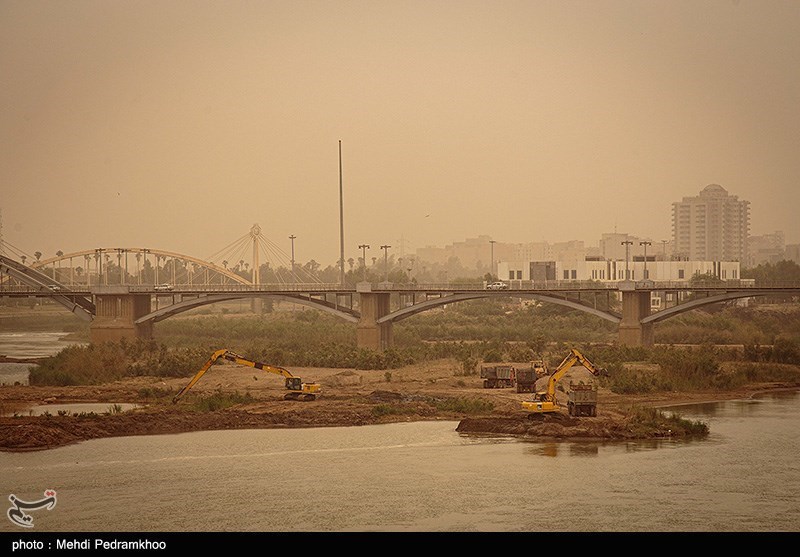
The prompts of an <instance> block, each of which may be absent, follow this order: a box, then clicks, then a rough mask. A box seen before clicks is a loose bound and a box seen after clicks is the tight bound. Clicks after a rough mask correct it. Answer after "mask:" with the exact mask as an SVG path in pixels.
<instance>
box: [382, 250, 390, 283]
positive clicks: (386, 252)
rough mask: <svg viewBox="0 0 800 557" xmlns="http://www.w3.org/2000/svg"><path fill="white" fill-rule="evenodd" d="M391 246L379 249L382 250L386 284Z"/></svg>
mask: <svg viewBox="0 0 800 557" xmlns="http://www.w3.org/2000/svg"><path fill="white" fill-rule="evenodd" d="M390 247H392V246H389V245H383V246H381V249H382V250H383V269H384V271H385V272H386V282H389V248H390Z"/></svg>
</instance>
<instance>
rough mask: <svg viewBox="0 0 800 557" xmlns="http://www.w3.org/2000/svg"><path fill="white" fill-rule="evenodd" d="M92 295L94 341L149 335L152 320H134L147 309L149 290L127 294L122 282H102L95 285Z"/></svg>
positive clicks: (146, 337) (90, 335)
mask: <svg viewBox="0 0 800 557" xmlns="http://www.w3.org/2000/svg"><path fill="white" fill-rule="evenodd" d="M94 298H95V306H96V308H97V313H96V314H95V317H94V319H93V320H92V323H91V324H90V325H89V338H90V340H91V342H92V343H93V344H99V343H102V342H118V341H120V340H122V339H123V338H124V339H125V340H135V339H137V338H143V339H149V338H152V336H153V325H152V323H150V322H147V323H136V320H137V319H139V318H140V317H142V316H144V315H147V314H148V313H150V306H151V301H150V295H149V294H130V293H129V292H128V288H127V287H125V286H105V287H99V288H97V290H96V291H95V296H94Z"/></svg>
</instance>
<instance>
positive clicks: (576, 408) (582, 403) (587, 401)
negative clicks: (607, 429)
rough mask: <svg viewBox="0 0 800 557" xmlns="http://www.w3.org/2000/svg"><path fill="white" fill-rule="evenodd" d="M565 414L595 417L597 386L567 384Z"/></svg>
mask: <svg viewBox="0 0 800 557" xmlns="http://www.w3.org/2000/svg"><path fill="white" fill-rule="evenodd" d="M567 412H568V413H569V415H570V416H597V385H595V384H594V383H584V382H583V381H581V382H580V383H573V382H572V381H570V382H569V390H568V391H567Z"/></svg>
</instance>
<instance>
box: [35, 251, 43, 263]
mask: <svg viewBox="0 0 800 557" xmlns="http://www.w3.org/2000/svg"><path fill="white" fill-rule="evenodd" d="M33 256H34V257H35V258H36V262H37V263H38V262H39V260H40V259H41V258H42V252H40V251H35V252H33Z"/></svg>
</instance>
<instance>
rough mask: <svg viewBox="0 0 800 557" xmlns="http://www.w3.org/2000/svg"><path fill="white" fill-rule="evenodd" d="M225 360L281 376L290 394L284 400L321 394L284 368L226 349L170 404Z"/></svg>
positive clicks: (216, 354) (316, 386)
mask: <svg viewBox="0 0 800 557" xmlns="http://www.w3.org/2000/svg"><path fill="white" fill-rule="evenodd" d="M220 359H222V360H226V361H229V362H233V363H236V364H241V365H243V366H250V367H254V368H256V369H261V370H263V371H266V372H269V373H277V374H278V375H283V376H284V377H285V378H286V388H287V389H289V391H290V392H288V393H286V394H285V395H284V397H283V398H284V399H285V400H299V401H312V400H316V399H317V396H318V395H319V394H320V393H321V392H322V389H321V387H320V385H319V384H317V383H303V381H302V380H301V379H300V378H299V377H295V376H294V375H293V374H292V372H290V371H289V370H288V369H286V368H282V367H280V366H273V365H269V364H264V363H261V362H256V361H253V360H249V359H247V358H245V357H244V356H240V355H239V354H236V353H234V352H231V351H230V350H227V349H224V348H223V349H222V350H217V351H216V352H214V353H213V354H212V355H211V357H210V358H209V359H208V361H207V362H206V363H205V364H203V367H201V368H200V371H198V372H197V373H196V374H195V375H194V377H192V380H191V381H189V383H188V384H187V385H186V386H185V387H184V388H182V389H181V390H180V391H178V394H176V395H175V396H174V397H172V403H173V404H174V403H176V402H178V401H179V400H180V399H181V397H183V395H185V394H186V392H187V391H188V390H189V389H191V388H192V387H193V386H194V384H195V383H197V382H198V381H199V380H200V378H201V377H202V376H203V374H205V372H207V371H208V370H209V369H210V368H211V366H213V365H214V364H215V363H217V361H218V360H220Z"/></svg>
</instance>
